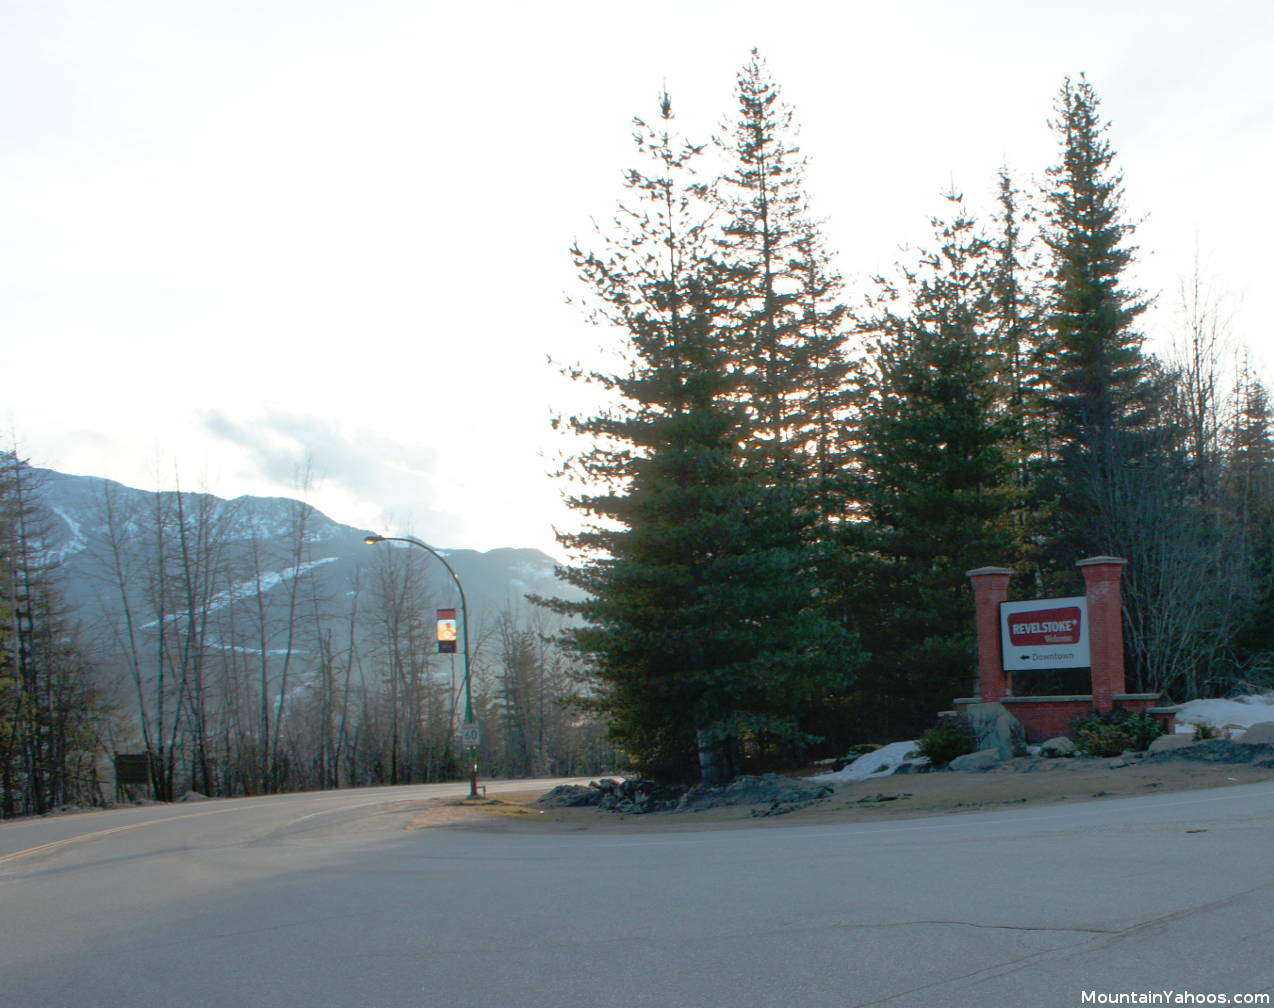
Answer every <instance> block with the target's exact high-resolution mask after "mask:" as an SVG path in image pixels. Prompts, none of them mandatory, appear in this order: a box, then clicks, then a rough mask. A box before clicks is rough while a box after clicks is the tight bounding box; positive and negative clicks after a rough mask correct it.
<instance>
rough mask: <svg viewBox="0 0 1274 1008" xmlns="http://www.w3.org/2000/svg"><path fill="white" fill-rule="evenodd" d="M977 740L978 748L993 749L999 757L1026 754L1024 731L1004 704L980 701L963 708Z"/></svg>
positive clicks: (1004, 758) (1006, 757)
mask: <svg viewBox="0 0 1274 1008" xmlns="http://www.w3.org/2000/svg"><path fill="white" fill-rule="evenodd" d="M964 716H965V717H966V718H968V720H969V725H970V727H971V728H972V729H973V733H974V735H975V736H976V737H977V740H978V749H979V750H984V749H994V750H996V752H997V753H998V754H999V757H1000V759H1002V760H1007V759H1012V758H1013V757H1014V756H1025V755H1026V731H1025V730H1024V729H1023V728H1022V722H1021V721H1019V720H1018V719H1017V718H1015V717H1014V716H1013V715H1012V714H1010V713H1009V712H1008V709H1007V708H1006V707H1005V706H1004V704H1000V703H980V704H973V705H971V706H969V707H966V708H965V709H964Z"/></svg>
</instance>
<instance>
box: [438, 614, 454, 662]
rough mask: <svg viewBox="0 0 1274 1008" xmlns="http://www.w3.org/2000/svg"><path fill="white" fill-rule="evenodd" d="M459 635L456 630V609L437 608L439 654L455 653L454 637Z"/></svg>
mask: <svg viewBox="0 0 1274 1008" xmlns="http://www.w3.org/2000/svg"><path fill="white" fill-rule="evenodd" d="M458 636H459V634H458V633H457V630H456V611H455V610H454V609H439V610H438V653H439V654H455V653H456V639H457V637H458Z"/></svg>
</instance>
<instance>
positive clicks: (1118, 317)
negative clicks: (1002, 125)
mask: <svg viewBox="0 0 1274 1008" xmlns="http://www.w3.org/2000/svg"><path fill="white" fill-rule="evenodd" d="M1055 110H1056V115H1057V118H1056V119H1055V120H1054V121H1053V122H1052V123H1051V125H1052V127H1053V129H1054V132H1055V133H1056V135H1057V138H1058V141H1059V144H1060V147H1061V152H1060V159H1059V161H1058V163H1057V164H1056V165H1055V166H1053V167H1052V168H1050V169H1049V172H1048V174H1049V179H1050V188H1049V189H1048V191H1047V192H1046V194H1045V201H1046V221H1045V225H1046V226H1045V229H1044V241H1045V243H1046V245H1047V247H1048V250H1049V253H1050V257H1051V267H1050V292H1049V304H1048V313H1047V318H1046V326H1045V334H1044V338H1043V340H1042V342H1041V345H1040V348H1039V356H1038V359H1037V366H1038V368H1039V371H1040V374H1041V376H1042V379H1043V385H1044V395H1045V399H1046V407H1047V410H1048V413H1049V415H1050V419H1051V424H1050V427H1051V434H1052V437H1053V438H1054V448H1053V453H1054V456H1055V459H1056V462H1055V464H1054V465H1053V466H1052V468H1051V480H1050V493H1051V496H1052V497H1053V499H1054V501H1055V507H1056V511H1055V529H1054V536H1053V544H1052V554H1053V557H1052V559H1053V563H1054V565H1055V566H1056V567H1057V568H1059V569H1067V570H1069V568H1070V565H1071V564H1073V563H1074V561H1075V560H1076V559H1078V558H1079V557H1080V556H1086V555H1091V554H1093V553H1106V552H1111V551H1113V550H1115V549H1116V548H1118V544H1117V543H1116V542H1114V541H1112V540H1114V539H1115V538H1116V537H1117V534H1116V532H1115V530H1114V528H1113V527H1112V526H1113V524H1114V523H1117V522H1118V516H1117V515H1116V514H1114V511H1116V510H1117V508H1118V506H1119V505H1118V497H1119V487H1120V486H1121V485H1122V484H1123V483H1124V481H1125V479H1126V478H1127V475H1128V474H1127V470H1128V468H1129V467H1135V466H1137V465H1139V464H1142V463H1146V462H1148V461H1150V459H1151V457H1152V455H1153V451H1154V448H1155V438H1154V436H1153V428H1154V422H1155V416H1154V406H1155V400H1156V395H1157V390H1156V388H1155V384H1154V381H1153V374H1152V369H1151V364H1150V361H1149V359H1148V358H1147V357H1146V355H1145V354H1144V353H1143V352H1142V335H1141V333H1140V332H1139V331H1138V330H1137V328H1136V321H1137V319H1138V317H1139V316H1140V315H1141V314H1142V312H1143V311H1145V309H1146V307H1147V302H1146V300H1145V298H1144V297H1143V295H1142V294H1141V293H1140V292H1139V291H1136V290H1133V289H1130V288H1129V287H1128V286H1127V273H1128V270H1129V268H1130V266H1131V265H1132V262H1133V256H1134V253H1135V251H1136V249H1135V248H1134V247H1132V246H1131V245H1130V244H1129V240H1130V239H1131V236H1132V233H1133V225H1132V224H1131V223H1129V222H1128V221H1127V219H1126V216H1125V213H1124V209H1123V205H1122V203H1123V179H1122V176H1121V175H1120V173H1119V172H1118V170H1117V168H1116V166H1115V153H1114V150H1113V149H1112V147H1111V144H1110V141H1109V139H1108V137H1107V132H1108V128H1109V127H1108V124H1107V123H1106V122H1104V121H1103V120H1102V118H1101V116H1100V103H1099V101H1098V98H1097V95H1096V92H1095V91H1094V90H1093V88H1092V86H1091V85H1090V84H1089V83H1088V82H1087V81H1086V80H1084V79H1083V78H1082V77H1081V78H1080V80H1079V81H1078V82H1074V81H1071V80H1069V79H1068V80H1066V81H1065V82H1064V83H1063V85H1062V88H1061V91H1060V92H1059V94H1058V98H1057V103H1056V106H1055Z"/></svg>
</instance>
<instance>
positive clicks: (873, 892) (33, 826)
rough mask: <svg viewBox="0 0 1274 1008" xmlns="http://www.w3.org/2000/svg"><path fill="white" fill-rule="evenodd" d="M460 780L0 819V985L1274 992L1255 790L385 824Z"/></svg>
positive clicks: (291, 991) (129, 991)
mask: <svg viewBox="0 0 1274 1008" xmlns="http://www.w3.org/2000/svg"><path fill="white" fill-rule="evenodd" d="M548 783H549V782H545V786H546V787H547V785H548ZM512 787H515V788H519V789H525V788H526V787H527V784H526V783H525V782H519V783H518V784H516V785H512ZM462 790H463V789H462V787H461V786H460V785H453V786H447V787H441V786H430V787H408V788H386V789H377V790H363V791H347V792H328V793H325V794H316V795H290V796H283V797H278V798H256V799H243V800H237V801H221V802H204V803H200V804H195V805H183V806H164V807H151V808H146V809H136V810H124V811H115V812H102V813H93V814H85V815H76V816H66V817H60V818H53V819H46V820H41V821H38V822H30V823H14V824H8V825H4V826H0V1004H4V1005H15V1006H19V1005H20V1006H24V1008H25V1006H39V1008H44V1006H50V1008H55V1006H57V1008H61V1006H65V1008H89V1006H111V1008H115V1006H130V1008H132V1006H150V1005H157V1006H164V1008H169V1006H171V1008H188V1006H217V1008H224V1006H238V1005H271V1006H274V1005H280V1006H293V1005H295V1006H301V1005H305V1006H359V1008H363V1006H393V1008H399V1006H428V1008H432V1006H444V1005H446V1006H451V1005H456V1006H488V1005H489V1006H523V1005H525V1006H546V1008H547V1006H553V1008H573V1006H610V1005H615V1006H652V1008H654V1006H658V1008H670V1006H682V1005H684V1006H715V1005H721V1006H730V1008H748V1006H758V1008H761V1006H764V1008H775V1006H778V1008H788V1006H790V1008H803V1006H820V1008H821V1006H829V1008H830V1006H835V1008H851V1006H860V1005H899V1006H901V1005H907V1006H912V1005H915V1006H926V1008H927V1006H956V1008H959V1006H965V1005H968V1006H979V1008H981V1006H992V1008H995V1006H1006V1008H1007V1006H1013V1008H1018V1006H1042V1008H1049V1006H1054V1005H1056V1006H1064V1008H1070V1006H1078V1005H1081V1004H1084V1003H1113V1002H1110V1001H1107V1002H1102V1001H1100V1000H1089V1001H1087V1002H1086V1001H1085V1000H1084V997H1085V992H1091V993H1092V994H1094V995H1098V996H1109V997H1113V996H1115V995H1119V994H1128V993H1132V994H1146V993H1147V992H1171V993H1172V994H1173V995H1180V994H1190V995H1205V996H1206V995H1219V994H1225V995H1230V996H1231V997H1232V998H1233V997H1234V996H1236V995H1251V994H1258V993H1264V994H1267V995H1268V994H1270V993H1272V992H1274V784H1271V783H1266V784H1256V785H1245V786H1241V787H1233V788H1229V789H1223V790H1216V791H1194V792H1188V793H1182V794H1176V795H1149V796H1146V797H1142V798H1134V799H1124V800H1118V801H1108V802H1093V803H1088V804H1083V805H1067V806H1064V807H1063V806H1056V807H1052V808H1023V809H1020V810H1015V811H1008V812H991V813H979V814H970V815H958V816H946V817H943V818H937V819H913V820H905V821H894V822H880V823H858V824H853V825H844V826H808V827H792V828H763V829H738V830H729V831H716V832H711V831H704V832H691V833H686V832H682V833H671V834H639V835H631V834H630V835H616V834H604V835H598V834H588V835H586V834H534V835H526V834H520V835H515V834H496V833H477V832H471V831H459V830H427V831H407V830H404V829H403V828H402V827H403V825H404V823H405V822H406V820H407V819H408V818H409V817H410V814H411V813H412V812H413V811H414V809H415V804H414V803H415V802H418V801H419V799H421V798H423V797H435V796H438V795H441V794H443V793H453V794H454V793H462ZM1166 1003H1169V1004H1172V1003H1181V1002H1174V1001H1167V1002H1166ZM1193 1003H1205V1002H1201V1001H1200V1002H1193ZM1213 1003H1216V1002H1213ZM1230 1003H1239V1002H1238V1001H1234V1000H1232V1001H1231V1002H1230ZM1267 1003H1268V1002H1267Z"/></svg>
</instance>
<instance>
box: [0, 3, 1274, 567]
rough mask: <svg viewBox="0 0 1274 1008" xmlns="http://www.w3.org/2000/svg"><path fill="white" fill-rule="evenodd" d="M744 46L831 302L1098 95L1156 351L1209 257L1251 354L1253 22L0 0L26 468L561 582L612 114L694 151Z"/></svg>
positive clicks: (620, 126)
mask: <svg viewBox="0 0 1274 1008" xmlns="http://www.w3.org/2000/svg"><path fill="white" fill-rule="evenodd" d="M753 46H757V47H759V48H760V50H761V53H762V55H763V56H764V57H765V58H766V59H767V61H768V64H769V68H770V71H771V73H772V75H773V76H774V78H775V79H776V81H777V82H778V83H779V85H780V86H781V88H782V89H783V94H784V97H785V99H786V100H787V101H788V102H789V104H791V105H792V106H793V107H794V109H795V113H796V118H797V120H798V122H799V123H800V126H801V135H800V143H801V146H802V149H803V151H804V153H805V155H806V156H807V157H808V158H809V160H810V168H809V172H808V182H809V189H810V192H811V194H812V198H813V201H814V205H815V210H816V212H818V213H819V214H820V215H822V216H824V217H826V218H828V224H827V233H828V236H829V244H830V246H831V247H832V248H833V249H834V250H836V251H837V252H838V254H839V265H840V267H841V269H842V271H843V272H844V273H845V274H846V276H847V278H849V280H850V282H851V287H852V288H853V289H855V290H857V289H861V288H862V285H863V283H864V282H865V279H866V278H868V277H870V276H871V275H872V274H874V273H877V272H880V271H882V270H884V269H886V268H888V267H889V266H890V264H891V263H893V262H894V261H895V260H896V259H897V258H898V246H899V245H900V244H903V243H906V242H912V241H916V240H918V239H922V238H923V237H924V235H925V233H926V231H927V225H926V220H927V218H928V217H929V216H930V215H932V214H933V213H936V212H939V211H940V210H941V199H940V196H939V194H940V193H941V191H943V190H944V189H946V188H947V187H949V186H950V185H951V184H953V183H954V184H955V185H956V186H958V187H959V188H961V189H963V190H964V191H965V192H966V194H967V196H968V198H969V200H970V202H971V203H972V204H974V205H975V206H978V205H985V204H987V202H988V201H989V197H990V194H991V192H992V189H993V184H994V175H995V172H996V170H997V168H998V167H999V166H1000V165H1002V164H1005V165H1007V166H1008V167H1009V168H1010V169H1011V170H1012V171H1013V172H1015V173H1016V174H1017V175H1018V176H1020V178H1021V179H1022V180H1023V182H1026V181H1027V180H1029V178H1031V177H1042V174H1043V170H1044V168H1045V167H1046V166H1047V165H1048V164H1050V163H1051V162H1052V160H1053V158H1054V156H1055V147H1054V143H1053V137H1052V135H1051V133H1050V132H1049V129H1048V126H1047V120H1048V118H1049V117H1050V115H1051V114H1052V113H1051V110H1052V103H1053V99H1054V97H1055V95H1056V92H1057V89H1058V87H1059V85H1060V83H1061V81H1062V79H1063V78H1064V77H1065V76H1067V75H1070V76H1078V75H1079V74H1081V73H1085V74H1087V77H1088V79H1089V81H1090V82H1091V83H1092V84H1093V85H1094V86H1095V87H1096V89H1097V92H1098V94H1099V95H1100V97H1101V99H1102V101H1103V111H1104V113H1105V115H1106V116H1107V117H1108V118H1109V119H1110V120H1112V122H1113V129H1112V133H1111V139H1112V142H1113V144H1114V146H1115V148H1116V150H1117V151H1118V154H1119V164H1120V166H1121V168H1122V170H1123V172H1124V175H1125V186H1126V203H1127V206H1128V208H1129V211H1130V214H1131V215H1132V217H1134V218H1138V219H1140V218H1144V220H1143V222H1142V223H1141V225H1140V228H1139V231H1138V234H1137V244H1138V245H1139V246H1140V248H1141V250H1142V251H1141V259H1140V262H1139V265H1138V280H1139V281H1140V283H1141V284H1142V286H1144V287H1145V288H1146V289H1147V290H1149V291H1150V292H1152V293H1158V294H1159V299H1160V300H1159V304H1158V307H1157V308H1156V310H1155V312H1154V313H1153V314H1152V315H1150V316H1149V317H1147V318H1146V319H1145V329H1146V331H1147V333H1148V335H1150V336H1151V338H1152V340H1153V341H1154V344H1153V345H1155V346H1156V347H1161V346H1163V345H1164V343H1165V342H1166V340H1167V338H1168V336H1169V335H1170V333H1171V330H1172V326H1173V320H1174V312H1173V307H1174V305H1175V303H1176V300H1177V297H1176V288H1177V284H1178V281H1179V279H1180V277H1181V276H1182V275H1184V274H1187V273H1189V272H1190V270H1191V269H1192V264H1193V260H1194V256H1195V250H1196V248H1197V249H1198V253H1199V259H1200V263H1201V267H1202V272H1203V274H1204V276H1205V277H1207V278H1209V279H1210V280H1211V281H1212V282H1213V283H1214V284H1215V287H1216V290H1217V292H1218V294H1219V295H1221V296H1223V297H1224V298H1225V299H1227V300H1228V302H1229V303H1230V305H1231V307H1234V308H1237V314H1236V316H1235V319H1234V331H1235V334H1236V336H1237V337H1238V338H1239V339H1241V340H1242V341H1244V342H1246V343H1247V344H1248V345H1249V346H1251V347H1252V348H1253V349H1254V351H1255V352H1256V356H1257V359H1258V360H1259V361H1260V363H1261V365H1262V367H1263V368H1264V367H1265V365H1266V364H1268V363H1269V361H1270V360H1271V357H1270V355H1269V353H1268V352H1267V348H1268V347H1269V346H1270V345H1271V343H1274V326H1272V324H1271V322H1270V319H1271V318H1272V317H1274V293H1272V285H1271V283H1270V281H1269V276H1270V264H1269V253H1268V246H1269V242H1270V240H1271V237H1272V236H1274V211H1271V198H1270V195H1269V192H1268V186H1269V184H1270V175H1271V165H1274V4H1271V3H1270V2H1269V0H1240V2H1232V3H1226V2H1214V3H1210V4H1203V3H1199V2H1189V3H1182V2H1172V0H1158V2H1146V3H1140V2H1132V3H1112V2H1110V0H1105V2H1101V3H1097V2H1093V3H1089V2H1074V0H1069V2H1057V3H1029V2H1023V0H1006V2H991V0H985V2H976V0H974V2H971V0H963V2H961V3H951V2H949V0H937V2H914V3H906V2H890V3H880V2H873V3H860V2H855V0H844V2H826V3H814V2H811V3H793V2H790V0H789V2H787V3H783V4H779V3H752V2H741V0H734V2H697V3H696V2H694V0H681V2H677V3H634V4H618V3H600V2H596V0H581V2H561V3H542V2H526V3H514V2H485V3H484V2H470V3H441V2H415V3H406V2H404V3H394V2H379V0H362V2H359V3H350V2H349V0H340V2H334V3H321V2H305V3H301V2H295V3H284V2H278V3H271V2H269V0H252V2H242V3H235V2H228V0H209V2H184V0H162V2H155V3H133V2H129V0H109V2H107V0H100V2H96V3H83V4H76V3H64V2H59V0H31V2H23V0H0V81H3V85H4V95H5V100H4V102H3V106H2V107H0V214H2V220H3V237H4V240H3V242H0V338H2V339H3V340H4V343H5V350H6V352H5V354H4V360H6V361H7V362H8V367H7V368H6V380H5V382H4V385H5V389H6V391H7V393H8V398H7V402H6V403H5V404H4V409H5V412H6V413H7V416H4V420H5V421H6V424H7V426H8V427H9V428H11V430H12V433H13V435H14V436H15V437H16V439H17V443H18V446H19V448H20V450H21V452H22V453H23V454H24V455H26V456H27V457H29V458H30V459H31V461H32V462H33V463H34V464H36V465H41V466H47V467H52V468H56V469H60V470H62V471H65V472H73V473H86V474H92V475H101V476H109V477H111V478H113V479H117V480H120V481H121V482H124V483H129V484H131V485H135V486H141V487H144V488H154V487H156V486H171V485H172V483H173V481H174V478H175V476H176V475H177V474H179V476H180V480H181V483H182V485H183V486H184V487H185V488H188V489H207V490H210V491H212V492H215V493H217V494H220V495H221V496H225V497H234V496H237V495H239V494H244V493H253V494H284V495H289V496H294V495H296V489H295V479H296V473H297V471H298V469H299V467H300V465H301V462H302V460H303V459H304V458H305V457H307V456H308V457H309V458H310V459H311V460H312V464H313V468H314V476H315V479H314V483H313V487H312V489H311V491H310V495H309V496H310V499H311V500H312V501H313V502H314V503H315V504H316V505H317V506H319V507H320V508H321V509H322V510H324V511H325V512H326V513H328V514H329V515H330V516H331V517H333V518H335V519H337V520H340V521H345V522H348V523H351V524H354V525H358V526H362V527H368V528H373V529H377V530H380V531H384V532H386V533H390V532H395V531H397V532H402V531H411V532H414V533H415V534H416V535H420V536H422V537H424V538H426V539H427V540H429V541H430V542H433V543H436V544H438V545H442V546H452V547H455V546H468V547H474V548H478V549H490V548H493V547H496V546H535V547H539V548H542V549H545V550H548V551H550V552H554V553H555V554H559V555H560V551H559V550H557V549H556V547H555V545H554V543H553V539H552V526H553V525H554V524H562V523H563V522H564V521H566V520H567V519H566V518H565V511H564V509H563V508H562V505H561V504H560V502H559V488H558V487H557V486H556V485H555V484H554V481H553V480H552V479H551V478H550V477H549V476H548V473H549V472H550V470H551V469H552V468H553V462H552V459H551V457H550V456H551V455H552V453H553V452H554V451H555V450H557V449H558V448H559V447H560V444H559V443H558V442H557V440H556V436H555V435H554V434H553V433H552V432H551V431H550V429H549V417H550V414H551V413H552V412H553V411H554V410H555V409H561V408H568V409H569V408H570V406H571V403H572V397H573V395H574V393H573V392H572V390H571V389H570V388H569V383H567V382H565V380H564V379H562V378H561V377H560V376H559V375H558V373H557V370H556V369H555V368H554V367H553V366H552V365H550V364H549V363H548V362H547V358H548V357H549V356H550V355H551V356H553V357H554V358H557V359H559V360H565V361H569V360H572V359H575V358H577V357H580V356H581V355H588V354H590V353H591V352H592V351H593V348H595V347H597V346H598V345H599V344H600V343H601V342H603V341H604V340H605V339H606V338H607V337H606V335H605V334H604V333H599V332H597V331H595V330H591V329H590V328H589V327H588V326H587V325H586V324H585V323H584V321H583V319H582V317H581V315H580V314H579V311H578V310H577V309H575V308H572V307H570V306H568V305H566V304H565V303H564V301H565V297H566V296H567V295H570V294H572V293H579V291H578V289H577V286H576V282H575V279H574V276H573V273H572V269H571V265H570V259H569V256H568V254H567V249H568V248H569V246H570V245H571V243H572V241H573V240H574V239H576V238H577V237H578V238H581V239H587V238H588V235H589V233H590V230H591V223H590V221H591V220H592V219H593V218H594V217H597V218H606V217H607V216H608V215H609V214H610V212H611V210H612V209H613V207H614V205H615V202H616V200H617V198H618V197H619V195H620V194H621V169H623V168H624V167H625V166H627V165H630V164H632V163H634V158H633V153H632V145H631V133H632V130H631V119H632V117H633V116H634V115H652V114H653V113H654V110H655V98H656V95H657V92H658V91H659V89H660V88H661V87H662V86H664V85H665V84H666V86H667V87H668V89H669V91H670V92H671V94H672V97H673V102H674V106H675V107H676V109H677V111H678V118H679V120H680V122H681V124H682V126H683V128H684V129H685V130H686V131H687V132H689V133H691V134H693V135H697V136H700V137H704V138H706V137H707V136H708V135H710V134H711V133H712V132H713V131H714V130H716V129H717V127H718V124H719V123H720V122H721V121H722V119H723V117H725V116H726V115H728V114H729V112H730V111H731V105H732V89H733V86H734V77H735V73H736V71H737V70H738V68H739V67H740V66H741V65H742V64H743V63H744V62H745V60H746V59H747V56H748V51H749V50H750V49H751V47H753ZM1264 373H1265V374H1266V377H1267V378H1268V377H1269V371H1268V370H1264Z"/></svg>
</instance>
